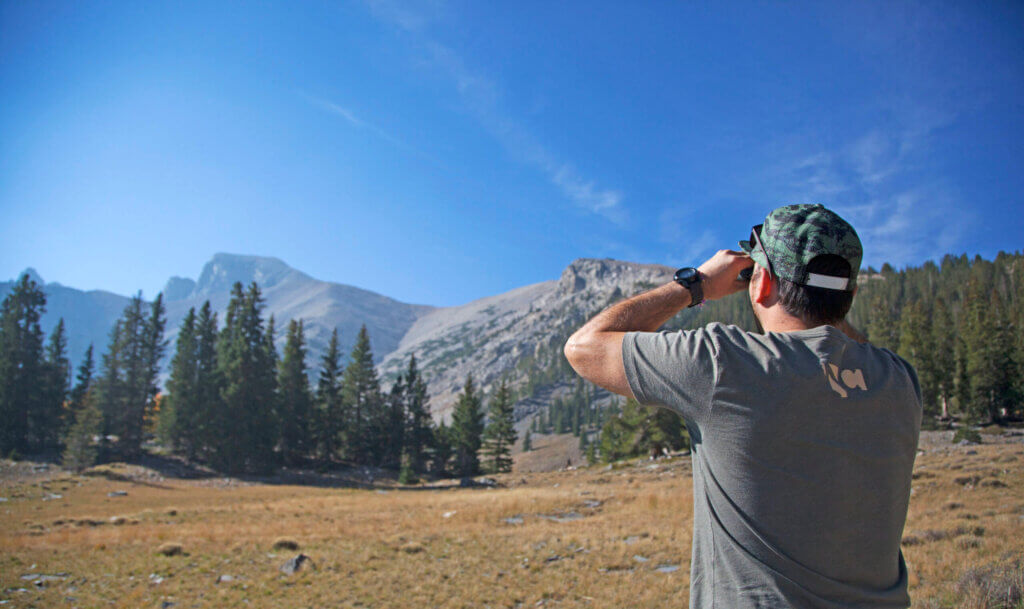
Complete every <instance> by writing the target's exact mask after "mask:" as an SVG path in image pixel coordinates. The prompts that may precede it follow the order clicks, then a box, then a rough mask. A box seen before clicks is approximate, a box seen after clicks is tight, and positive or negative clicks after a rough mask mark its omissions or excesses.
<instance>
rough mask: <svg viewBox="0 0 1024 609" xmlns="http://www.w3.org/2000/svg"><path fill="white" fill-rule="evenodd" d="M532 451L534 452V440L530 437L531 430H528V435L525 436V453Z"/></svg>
mask: <svg viewBox="0 0 1024 609" xmlns="http://www.w3.org/2000/svg"><path fill="white" fill-rule="evenodd" d="M534 420H536V419H534ZM531 450H533V439H532V438H531V437H530V430H529V429H527V430H526V433H525V434H523V452H524V453H528V452H530V451H531Z"/></svg>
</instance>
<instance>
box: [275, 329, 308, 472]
mask: <svg viewBox="0 0 1024 609" xmlns="http://www.w3.org/2000/svg"><path fill="white" fill-rule="evenodd" d="M287 337H288V338H287V342H286V343H285V346H284V358H283V359H282V360H281V362H280V364H279V365H278V376H277V379H278V381H277V386H278V398H277V405H278V413H277V419H278V425H279V429H280V440H279V446H280V449H281V456H282V458H283V459H284V462H285V463H287V464H288V465H295V464H297V463H299V461H300V460H301V459H302V458H303V457H305V456H306V455H307V454H308V452H309V449H310V444H311V442H310V426H309V422H310V415H311V401H312V400H311V398H310V394H309V378H308V377H307V376H306V339H305V336H304V333H303V327H302V321H301V320H300V321H296V320H294V319H293V320H291V321H290V322H288V333H287Z"/></svg>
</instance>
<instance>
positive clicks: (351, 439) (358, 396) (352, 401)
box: [341, 326, 382, 463]
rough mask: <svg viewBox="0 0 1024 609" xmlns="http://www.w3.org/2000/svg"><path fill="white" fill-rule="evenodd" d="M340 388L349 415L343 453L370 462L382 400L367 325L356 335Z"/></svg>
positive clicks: (372, 455) (377, 444)
mask: <svg viewBox="0 0 1024 609" xmlns="http://www.w3.org/2000/svg"><path fill="white" fill-rule="evenodd" d="M341 387H342V389H341V391H342V399H343V400H344V402H345V405H346V408H347V409H348V411H349V412H350V413H351V416H352V418H351V420H350V421H347V422H346V426H345V427H346V434H345V450H346V453H347V454H346V456H347V457H348V458H349V459H351V460H353V461H356V462H357V463H370V462H371V461H372V460H373V457H374V453H375V452H376V451H377V449H378V447H379V443H378V440H379V438H376V437H374V436H373V434H372V431H373V427H374V422H375V421H376V419H377V417H378V416H379V414H380V410H381V402H382V400H381V395H380V381H379V380H378V378H377V370H376V369H375V368H374V365H373V352H372V351H371V349H370V334H369V332H367V331H366V326H363V327H362V328H360V329H359V334H358V335H356V344H355V345H354V346H353V347H352V354H351V355H350V356H349V363H348V365H347V366H346V367H345V374H344V376H343V378H342V383H341Z"/></svg>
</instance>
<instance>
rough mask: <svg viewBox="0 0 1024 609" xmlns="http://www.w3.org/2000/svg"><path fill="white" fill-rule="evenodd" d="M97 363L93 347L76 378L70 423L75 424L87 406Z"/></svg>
mask: <svg viewBox="0 0 1024 609" xmlns="http://www.w3.org/2000/svg"><path fill="white" fill-rule="evenodd" d="M95 367H96V362H95V360H94V359H93V349H92V345H91V344H90V345H89V348H88V349H86V350H85V356H84V357H83V358H82V363H81V364H79V366H78V374H77V375H76V376H75V386H74V388H72V389H71V395H70V405H69V411H70V415H69V421H71V423H72V424H74V421H75V417H77V416H78V411H79V410H81V409H82V408H83V407H84V406H85V398H86V395H88V393H89V390H90V389H91V388H92V383H93V378H92V377H93V374H94V373H95Z"/></svg>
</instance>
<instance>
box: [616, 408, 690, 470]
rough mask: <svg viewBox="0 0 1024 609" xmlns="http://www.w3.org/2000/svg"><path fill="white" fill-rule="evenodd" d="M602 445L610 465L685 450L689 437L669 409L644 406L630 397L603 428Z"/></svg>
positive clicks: (677, 416)
mask: <svg viewBox="0 0 1024 609" xmlns="http://www.w3.org/2000/svg"><path fill="white" fill-rule="evenodd" d="M600 444H601V446H600V450H601V457H602V458H603V459H604V460H605V461H608V462H611V461H617V460H619V459H624V458H627V457H635V456H639V455H643V454H650V455H652V456H653V455H657V454H661V453H662V452H664V451H665V450H670V449H671V450H678V449H681V448H685V447H686V446H688V444H689V437H688V435H687V434H686V428H685V426H684V424H683V421H682V419H681V418H680V417H679V415H677V414H675V413H674V412H672V411H671V410H668V409H666V408H656V407H649V406H641V405H640V404H639V403H638V402H637V401H636V400H634V399H632V398H630V399H627V400H626V405H625V407H624V408H623V409H622V412H621V413H619V414H617V415H615V416H612V417H611V418H610V419H609V420H608V422H607V423H605V425H604V427H603V428H602V429H601V440H600Z"/></svg>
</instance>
